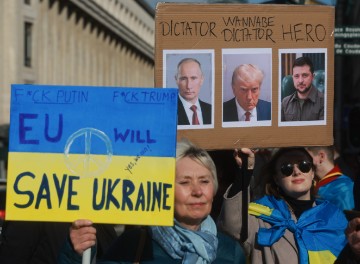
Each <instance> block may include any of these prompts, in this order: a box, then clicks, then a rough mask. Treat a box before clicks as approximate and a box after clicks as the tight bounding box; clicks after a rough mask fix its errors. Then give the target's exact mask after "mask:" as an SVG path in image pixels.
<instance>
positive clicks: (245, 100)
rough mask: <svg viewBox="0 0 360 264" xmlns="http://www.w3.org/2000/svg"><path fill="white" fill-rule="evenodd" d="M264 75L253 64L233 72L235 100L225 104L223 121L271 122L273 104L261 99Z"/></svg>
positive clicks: (232, 82) (239, 67)
mask: <svg viewBox="0 0 360 264" xmlns="http://www.w3.org/2000/svg"><path fill="white" fill-rule="evenodd" d="M263 79H264V73H263V72H262V71H261V70H260V69H259V68H258V67H257V66H256V65H253V64H241V65H239V66H237V67H236V68H235V70H234V72H233V76H232V81H231V86H232V91H233V93H234V96H235V97H234V98H232V99H231V100H229V101H227V102H225V103H224V104H223V121H224V122H234V121H252V122H253V121H264V120H271V103H270V102H267V101H264V100H261V99H259V95H260V91H261V84H262V81H263Z"/></svg>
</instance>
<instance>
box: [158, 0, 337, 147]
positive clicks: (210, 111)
mask: <svg viewBox="0 0 360 264" xmlns="http://www.w3.org/2000/svg"><path fill="white" fill-rule="evenodd" d="M334 14H335V10H334V7H330V6H315V5H310V6H308V5H305V6H303V5H246V4H185V3H176V4H174V3H159V4H158V5H157V7H156V42H155V43H156V54H155V55H156V58H155V59H156V61H155V73H156V76H155V81H156V83H155V84H156V86H157V87H166V88H174V87H175V88H176V87H178V88H179V101H178V102H179V103H178V109H179V110H178V111H179V112H178V116H179V125H178V138H182V137H187V138H189V139H190V140H192V141H193V142H194V143H196V144H198V145H200V146H202V147H204V148H206V149H233V148H238V147H252V148H257V147H262V148H263V147H284V146H316V145H330V144H333V99H334V74H333V73H334ZM299 57H307V58H309V59H310V60H311V61H312V64H313V65H314V73H313V74H310V75H307V76H306V77H307V78H309V76H310V77H311V80H310V82H309V85H306V86H305V84H304V83H305V82H304V81H303V80H302V81H301V83H300V81H299V80H300V79H303V77H304V76H305V75H304V74H303V73H301V74H300V75H299V74H296V73H294V69H293V63H294V61H295V60H296V59H297V58H299ZM189 59H191V60H193V62H195V63H196V64H198V65H200V66H199V67H200V68H201V70H202V77H201V78H200V80H201V82H199V83H200V84H201V85H200V86H197V88H193V87H195V86H193V87H191V86H190V85H188V86H187V87H186V85H185V84H184V83H181V82H180V78H183V76H180V75H181V74H182V73H181V70H182V69H180V65H182V63H181V62H182V61H189ZM195 60H196V61H195ZM240 65H242V66H241V67H243V68H246V67H247V68H249V67H253V68H257V69H259V71H261V72H262V74H263V77H262V81H261V82H260V81H257V83H258V84H257V85H253V87H251V89H250V88H249V87H250V84H249V83H251V82H250V81H249V80H247V85H248V86H247V87H245V88H246V89H247V90H246V89H245V88H243V87H241V89H242V90H243V91H242V93H243V95H242V96H241V95H238V94H236V93H240V92H238V91H239V89H240V88H236V87H238V86H239V85H238V86H236V85H237V84H236V85H234V83H235V81H234V80H237V79H236V78H237V77H236V75H234V72H236V69H240V68H237V67H238V66H240ZM309 68H310V67H309ZM233 76H235V78H233ZM296 76H297V77H296ZM299 76H300V77H299ZM295 77H296V78H297V79H296V80H295V79H294V78H295ZM184 78H187V77H184ZM192 78H193V81H194V80H195V79H199V77H197V76H195V77H194V76H193V77H192ZM258 79H259V78H258ZM184 80H185V81H188V82H189V83H190V81H191V79H190V78H189V79H184ZM185 81H184V82H185ZM259 82H260V84H259ZM311 84H312V86H311ZM295 86H296V89H299V90H301V89H302V91H303V92H305V93H306V92H307V91H310V89H311V95H309V96H308V97H307V98H310V101H306V100H307V99H306V100H305V103H304V104H303V107H302V108H301V107H300V103H301V102H302V100H299V98H300V97H299V98H298V96H299V95H298V94H300V92H299V93H297V92H296V90H295ZM199 87H200V88H199ZM234 87H235V88H234ZM310 87H313V88H314V89H312V88H310ZM308 88H309V89H308ZM186 89H188V92H187V93H188V94H187V95H186V94H185V92H184V94H185V95H184V96H182V97H180V96H181V93H182V91H186ZM195 89H199V90H200V92H199V95H198V98H199V104H198V108H199V107H201V108H202V106H201V105H206V107H207V108H206V109H205V110H201V112H198V115H199V114H200V115H202V117H203V121H204V122H200V125H192V123H190V121H191V120H190V119H191V112H189V111H188V110H186V109H187V107H188V106H189V104H188V102H186V101H188V100H187V99H186V96H188V97H189V98H190V95H193V94H191V93H192V92H193V91H194V90H195ZM256 89H257V90H256ZM305 89H307V90H305ZM191 91H192V92H191ZM250 91H251V93H253V94H257V97H254V98H253V97H252V96H251V99H248V98H250V96H249V92H250ZM257 91H259V92H257ZM245 93H248V94H247V96H248V98H246V97H245V95H244V94H245ZM287 96H289V97H288V98H287V99H289V98H290V96H292V97H291V98H292V99H289V100H287V99H286V100H284V99H285V98H286V97H287ZM300 96H301V94H300ZM184 98H185V99H184ZM300 99H301V98H300ZM290 100H291V101H292V102H293V100H296V102H295V101H294V104H292V105H294V106H295V103H296V108H295V107H292V105H290V104H286V103H285V102H286V101H287V102H289V101H290ZM282 102H284V103H282ZM186 105H187V106H186ZM255 106H256V107H255ZM246 108H249V109H250V110H248V109H246ZM184 109H185V111H184ZM304 109H305V110H304ZM295 110H296V111H295ZM185 112H186V114H187V116H185V114H183V113H185ZM246 112H249V113H246ZM182 115H183V116H185V121H188V123H186V122H183V123H181V122H180V117H181V116H182ZM247 115H248V117H246V116H247ZM186 119H187V120H186ZM205 120H207V121H206V122H205ZM245 120H250V121H249V122H246V121H245Z"/></svg>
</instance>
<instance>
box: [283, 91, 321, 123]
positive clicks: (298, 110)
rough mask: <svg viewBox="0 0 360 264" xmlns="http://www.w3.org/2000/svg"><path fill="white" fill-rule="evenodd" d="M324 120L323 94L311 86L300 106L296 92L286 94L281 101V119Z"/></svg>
mask: <svg viewBox="0 0 360 264" xmlns="http://www.w3.org/2000/svg"><path fill="white" fill-rule="evenodd" d="M313 120H324V94H323V93H321V92H319V91H318V89H316V88H315V87H314V86H312V88H311V90H310V93H309V95H308V98H307V99H305V100H304V103H303V105H302V107H301V106H300V100H299V98H298V96H297V92H294V93H293V94H291V95H289V96H286V97H285V98H284V99H283V100H282V102H281V121H313Z"/></svg>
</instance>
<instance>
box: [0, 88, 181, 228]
mask: <svg viewBox="0 0 360 264" xmlns="http://www.w3.org/2000/svg"><path fill="white" fill-rule="evenodd" d="M176 116H177V89H156V88H115V87H78V86H45V85H13V86H12V90H11V120H10V146H9V164H8V183H7V184H8V185H7V186H8V187H7V202H6V219H7V220H28V221H67V222H68V221H74V220H75V219H80V218H85V219H91V220H92V221H94V222H98V223H121V224H135V225H140V224H141V225H172V224H173V203H174V178H175V153H176V151H175V149H176V120H177V118H176Z"/></svg>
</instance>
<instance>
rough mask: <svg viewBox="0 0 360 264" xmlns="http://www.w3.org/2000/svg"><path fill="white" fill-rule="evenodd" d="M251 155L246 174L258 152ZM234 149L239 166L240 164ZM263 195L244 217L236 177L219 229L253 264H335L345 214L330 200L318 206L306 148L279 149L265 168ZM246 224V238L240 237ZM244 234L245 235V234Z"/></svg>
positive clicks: (240, 187)
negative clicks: (235, 243)
mask: <svg viewBox="0 0 360 264" xmlns="http://www.w3.org/2000/svg"><path fill="white" fill-rule="evenodd" d="M241 151H242V152H243V153H244V154H247V155H248V169H249V171H248V173H247V174H249V175H245V177H249V176H251V172H252V169H253V166H254V153H253V152H252V151H251V150H250V149H241ZM238 154H239V153H238V151H237V150H235V155H234V156H235V160H236V162H237V164H238V165H239V166H241V164H242V160H241V158H240V157H239V155H238ZM262 175H263V177H266V180H265V190H264V191H265V194H266V195H265V196H264V197H262V198H260V199H258V200H255V201H253V202H251V203H250V204H249V212H248V217H247V218H242V215H241V214H242V201H241V199H242V190H243V189H244V188H247V187H248V186H243V184H244V182H243V181H242V180H241V179H239V177H236V178H235V181H234V183H233V184H232V185H231V186H230V187H229V189H228V190H227V191H226V193H225V195H224V202H223V206H222V210H221V213H220V216H219V219H218V220H219V221H218V225H219V227H220V229H222V230H224V231H225V232H227V233H229V234H230V235H232V236H234V237H235V238H237V239H239V240H240V241H242V242H243V243H242V244H243V247H244V249H245V251H246V253H247V255H248V257H249V258H250V260H251V263H254V264H258V263H267V264H269V263H286V264H298V263H300V264H304V263H311V264H312V263H334V261H335V260H336V258H337V256H338V255H339V253H340V251H341V250H342V249H343V247H344V246H345V244H346V238H345V235H344V230H345V228H346V225H347V220H346V218H345V216H344V214H343V213H342V212H341V211H340V210H339V209H338V208H337V207H336V206H335V205H332V204H330V203H329V202H327V201H317V200H316V199H315V197H314V195H313V193H312V190H313V179H314V168H313V164H312V158H311V156H310V155H309V154H308V153H307V152H306V151H305V149H303V148H281V149H280V150H278V151H277V152H276V153H275V154H274V155H273V156H272V158H271V160H270V161H269V162H268V164H266V166H265V167H264V173H263V174H262ZM243 220H247V221H244V224H246V222H247V223H248V226H247V236H246V237H240V234H242V236H244V232H241V230H242V228H244V226H243ZM245 234H246V233H245Z"/></svg>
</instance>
